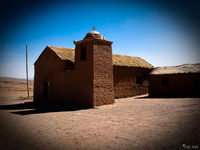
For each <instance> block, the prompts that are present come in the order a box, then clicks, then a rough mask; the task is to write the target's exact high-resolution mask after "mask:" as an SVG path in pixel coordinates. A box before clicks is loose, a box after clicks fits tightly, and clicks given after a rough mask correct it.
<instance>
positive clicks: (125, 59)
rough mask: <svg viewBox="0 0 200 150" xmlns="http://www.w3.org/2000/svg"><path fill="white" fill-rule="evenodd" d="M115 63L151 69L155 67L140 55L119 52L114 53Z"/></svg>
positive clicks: (115, 64) (116, 64)
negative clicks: (133, 55) (127, 54)
mask: <svg viewBox="0 0 200 150" xmlns="http://www.w3.org/2000/svg"><path fill="white" fill-rule="evenodd" d="M113 65H114V66H126V67H141V68H149V69H152V68H153V66H152V65H151V64H149V63H148V62H146V61H145V60H143V59H141V58H140V57H132V56H125V55H118V54H113Z"/></svg>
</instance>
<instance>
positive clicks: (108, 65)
mask: <svg viewBox="0 0 200 150" xmlns="http://www.w3.org/2000/svg"><path fill="white" fill-rule="evenodd" d="M95 29H96V28H95V27H93V31H90V32H89V33H87V35H86V36H85V37H84V39H83V40H81V41H74V44H75V68H74V71H75V74H76V76H77V79H76V84H77V91H78V92H77V98H78V99H81V103H82V104H84V105H86V106H88V107H95V106H100V105H106V104H113V103H114V102H115V101H114V88H113V64H112V43H113V42H111V41H107V40H105V38H104V37H103V36H102V35H101V34H100V33H99V32H97V31H95Z"/></svg>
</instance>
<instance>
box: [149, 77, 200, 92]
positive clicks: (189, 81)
mask: <svg viewBox="0 0 200 150" xmlns="http://www.w3.org/2000/svg"><path fill="white" fill-rule="evenodd" d="M163 78H168V85H163V84H162V79H163ZM149 95H150V96H200V74H170V75H150V76H149Z"/></svg>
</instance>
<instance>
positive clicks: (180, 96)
mask: <svg viewBox="0 0 200 150" xmlns="http://www.w3.org/2000/svg"><path fill="white" fill-rule="evenodd" d="M145 98H147V99H148V98H149V99H152V98H159V99H162V98H163V99H168V98H169V99H170V98H200V96H193V95H192V96H191V95H167V96H164V95H162V96H149V95H145V96H140V97H135V99H145Z"/></svg>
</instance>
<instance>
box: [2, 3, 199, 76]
mask: <svg viewBox="0 0 200 150" xmlns="http://www.w3.org/2000/svg"><path fill="white" fill-rule="evenodd" d="M0 19H1V24H0V76H7V77H17V78H25V77H26V72H25V51H26V44H28V50H29V77H30V78H33V76H34V62H35V61H36V60H37V58H38V57H39V55H40V54H41V52H42V51H43V50H44V48H45V47H46V46H47V45H53V46H60V47H67V48H74V47H75V46H74V44H73V40H77V41H79V40H82V39H83V38H84V36H85V35H86V34H87V33H88V32H89V31H91V30H92V27H93V26H96V28H97V29H96V31H99V32H100V33H101V34H102V35H103V36H104V37H105V38H106V39H107V40H109V41H113V53H114V54H121V55H130V56H138V57H141V58H142V59H144V60H146V61H147V62H149V63H150V64H152V65H153V66H155V67H157V66H170V65H173V66H174V65H181V64H186V63H200V49H199V48H200V3H199V1H198V0H173V1H170V0H168V1H165V0H162V1H156V0H148V1H147V0H146V1H142V0H140V1H139V0H135V1H126V0H121V1H116V0H115V1H114V0H113V1H109V0H105V1H104V0H99V1H97V0H96V1H95V0H93V1H59V0H57V1H20V0H18V1H11V0H6V1H2V2H1V6H0Z"/></svg>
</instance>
